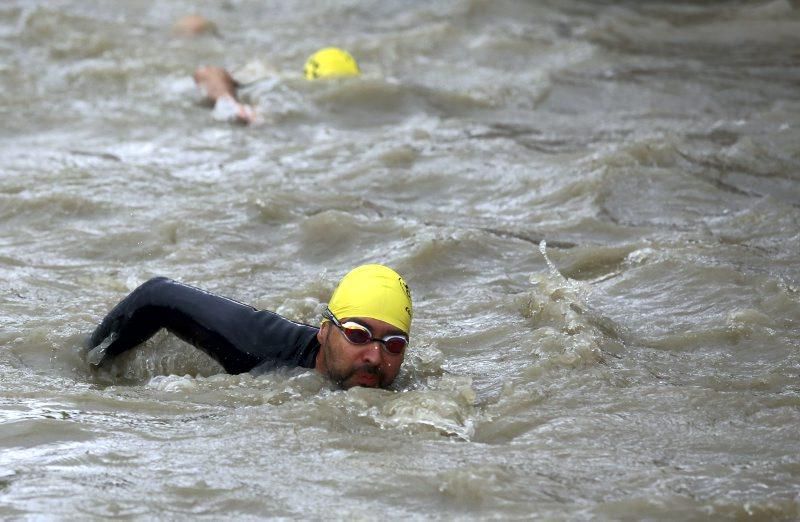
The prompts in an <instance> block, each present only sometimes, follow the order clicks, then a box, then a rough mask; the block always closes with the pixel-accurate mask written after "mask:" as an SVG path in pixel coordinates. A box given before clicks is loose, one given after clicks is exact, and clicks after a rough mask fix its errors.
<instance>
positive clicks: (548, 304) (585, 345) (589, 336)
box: [523, 241, 620, 373]
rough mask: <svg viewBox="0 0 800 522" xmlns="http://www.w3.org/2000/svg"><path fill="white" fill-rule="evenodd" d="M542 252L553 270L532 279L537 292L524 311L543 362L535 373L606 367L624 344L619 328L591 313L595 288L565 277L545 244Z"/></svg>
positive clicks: (541, 247) (534, 289)
mask: <svg viewBox="0 0 800 522" xmlns="http://www.w3.org/2000/svg"><path fill="white" fill-rule="evenodd" d="M539 252H540V253H541V254H542V257H543V258H544V260H545V263H546V264H547V267H548V269H549V270H548V271H547V272H546V273H538V274H533V275H532V276H531V278H530V282H531V284H532V285H533V290H532V293H531V297H530V300H529V301H528V302H527V304H526V307H525V309H524V310H523V315H524V316H525V317H526V318H529V319H531V321H532V323H533V325H534V327H535V328H536V330H535V331H534V336H533V343H532V348H531V352H532V354H533V355H535V356H537V357H538V358H539V359H540V360H541V361H542V364H539V365H536V366H535V367H534V368H533V369H532V371H534V373H538V372H541V371H543V370H544V369H545V368H547V367H581V366H593V365H596V364H603V363H604V362H605V355H606V354H607V353H610V351H609V348H611V347H612V346H615V345H619V344H620V341H619V339H618V338H619V334H618V327H616V325H614V324H612V323H611V322H610V321H609V320H608V319H606V318H604V317H602V316H600V315H598V314H596V313H595V312H593V311H592V310H591V308H590V307H589V304H588V298H589V295H590V294H591V287H590V286H589V285H588V284H587V283H583V282H580V281H576V280H573V279H569V278H566V277H564V276H563V275H562V274H561V272H560V271H559V270H558V268H557V267H556V265H555V264H554V263H553V262H552V260H551V259H550V257H549V256H548V255H547V243H546V242H545V241H541V242H540V243H539ZM615 347H616V346H615Z"/></svg>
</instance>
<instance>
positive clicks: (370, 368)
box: [350, 364, 383, 376]
mask: <svg viewBox="0 0 800 522" xmlns="http://www.w3.org/2000/svg"><path fill="white" fill-rule="evenodd" d="M358 372H361V373H369V374H372V375H377V376H381V375H383V372H382V371H381V369H380V368H379V367H377V366H375V365H374V364H361V365H359V366H356V367H355V368H353V371H352V372H351V373H350V375H355V374H356V373H358Z"/></svg>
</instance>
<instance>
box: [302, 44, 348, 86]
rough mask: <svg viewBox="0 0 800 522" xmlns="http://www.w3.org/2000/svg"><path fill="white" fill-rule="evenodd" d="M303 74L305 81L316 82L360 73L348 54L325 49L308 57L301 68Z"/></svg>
mask: <svg viewBox="0 0 800 522" xmlns="http://www.w3.org/2000/svg"><path fill="white" fill-rule="evenodd" d="M303 74H304V75H305V77H306V79H307V80H317V79H319V78H336V77H339V76H358V75H359V74H361V71H359V69H358V64H357V63H356V60H355V58H353V57H352V56H351V55H350V53H348V52H347V51H345V50H342V49H339V48H338V47H326V48H324V49H320V50H319V51H317V52H315V53H314V54H312V55H311V56H309V57H308V60H306V64H305V66H304V67H303Z"/></svg>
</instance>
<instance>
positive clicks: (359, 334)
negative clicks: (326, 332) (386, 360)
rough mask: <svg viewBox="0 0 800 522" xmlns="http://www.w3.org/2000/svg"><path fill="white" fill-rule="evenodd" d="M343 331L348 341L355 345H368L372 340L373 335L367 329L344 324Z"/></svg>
mask: <svg viewBox="0 0 800 522" xmlns="http://www.w3.org/2000/svg"><path fill="white" fill-rule="evenodd" d="M342 331H343V332H344V336H345V337H347V340H348V341H350V342H351V343H353V344H367V343H368V342H369V341H370V339H372V334H371V333H370V331H369V330H367V329H366V328H363V327H360V326H352V325H350V324H343V325H342Z"/></svg>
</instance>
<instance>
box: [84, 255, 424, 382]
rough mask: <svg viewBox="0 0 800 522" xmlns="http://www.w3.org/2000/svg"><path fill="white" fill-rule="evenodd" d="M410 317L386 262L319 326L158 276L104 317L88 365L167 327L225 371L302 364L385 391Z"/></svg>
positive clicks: (335, 302)
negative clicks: (297, 321)
mask: <svg viewBox="0 0 800 522" xmlns="http://www.w3.org/2000/svg"><path fill="white" fill-rule="evenodd" d="M411 315H412V312H411V293H410V291H409V289H408V286H407V285H406V283H405V281H403V279H402V277H400V275H399V274H397V272H395V271H393V270H391V269H390V268H387V267H385V266H381V265H363V266H360V267H358V268H355V269H353V270H352V271H351V272H350V273H348V274H347V275H346V276H345V277H344V278H343V279H342V280H341V282H340V283H339V286H338V287H337V288H336V290H335V291H334V293H333V295H332V296H331V300H330V302H329V303H328V308H327V309H326V310H325V313H324V314H323V319H322V324H321V325H320V327H319V328H317V327H314V326H310V325H306V324H300V323H295V322H293V321H290V320H288V319H286V318H284V317H281V316H280V315H278V314H275V313H273V312H269V311H264V310H256V309H255V308H253V307H250V306H247V305H245V304H242V303H238V302H236V301H233V300H231V299H228V298H225V297H221V296H217V295H214V294H211V293H208V292H206V291H204V290H200V289H198V288H194V287H191V286H187V285H183V284H181V283H177V282H175V281H172V280H170V279H167V278H164V277H157V278H154V279H151V280H149V281H147V282H146V283H144V284H142V285H141V286H140V287H138V288H137V289H136V290H134V291H133V292H132V293H131V294H130V295H128V296H127V297H126V298H125V299H123V300H122V301H121V302H120V303H119V304H118V305H117V306H115V307H114V308H113V309H112V310H111V312H109V313H108V315H107V316H106V317H105V318H104V319H103V321H102V322H101V323H100V325H99V326H98V327H97V329H95V331H94V333H92V335H91V337H90V339H89V345H90V352H89V360H90V362H91V364H95V365H100V364H102V363H103V362H105V361H107V360H110V359H112V358H113V357H116V356H117V355H119V354H121V353H123V352H125V351H127V350H130V349H132V348H134V347H135V346H137V345H139V344H141V343H142V342H144V341H146V340H147V339H149V338H150V337H152V336H153V335H154V334H155V333H156V332H157V331H159V330H160V329H161V328H166V329H167V330H169V331H170V332H172V333H174V334H175V335H177V336H178V337H180V338H181V339H182V340H184V341H186V342H188V343H190V344H192V345H194V346H196V347H197V348H200V349H201V350H203V351H204V352H206V353H207V354H208V355H210V356H211V357H213V358H214V359H215V360H217V361H218V362H219V363H220V364H221V365H222V367H223V368H224V369H225V371H226V372H228V373H243V372H247V371H250V370H253V369H254V368H259V369H261V370H263V369H270V368H275V367H278V366H300V367H303V368H315V369H316V370H317V371H319V372H320V373H322V374H323V375H325V376H327V377H329V378H331V379H332V380H333V381H335V382H337V383H338V384H339V385H341V386H342V387H344V388H349V387H351V386H370V387H386V386H388V385H390V384H391V383H392V381H394V379H395V377H396V376H397V374H398V372H399V371H400V365H401V364H402V362H403V358H404V356H405V350H406V346H407V345H408V334H409V332H410V330H411Z"/></svg>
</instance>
